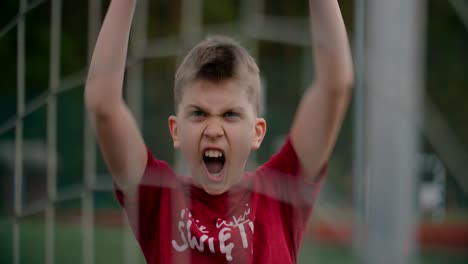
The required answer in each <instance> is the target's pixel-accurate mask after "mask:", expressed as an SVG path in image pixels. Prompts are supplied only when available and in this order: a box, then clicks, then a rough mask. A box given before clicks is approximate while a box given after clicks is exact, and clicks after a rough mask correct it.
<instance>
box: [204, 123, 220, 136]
mask: <svg viewBox="0 0 468 264" xmlns="http://www.w3.org/2000/svg"><path fill="white" fill-rule="evenodd" d="M203 135H205V136H207V137H210V138H218V137H221V136H223V135H224V129H223V127H222V126H221V124H218V123H211V124H208V125H207V126H206V128H205V131H204V132H203Z"/></svg>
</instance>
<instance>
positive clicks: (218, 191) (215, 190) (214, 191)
mask: <svg viewBox="0 0 468 264" xmlns="http://www.w3.org/2000/svg"><path fill="white" fill-rule="evenodd" d="M203 190H204V191H205V192H206V193H208V194H209V195H221V194H223V193H225V192H226V191H227V190H226V188H214V187H210V186H203Z"/></svg>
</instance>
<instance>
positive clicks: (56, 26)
mask: <svg viewBox="0 0 468 264" xmlns="http://www.w3.org/2000/svg"><path fill="white" fill-rule="evenodd" d="M51 16H52V18H51V25H50V27H51V28H50V30H51V34H50V73H49V97H48V99H47V202H46V208H45V224H46V227H45V229H46V230H45V232H46V243H45V263H49V264H53V263H55V250H54V249H55V239H54V236H55V235H54V229H55V207H54V202H55V200H56V197H57V160H56V147H57V100H56V99H57V97H56V91H57V89H58V87H59V85H60V38H61V25H62V21H61V20H62V1H61V0H53V1H52V10H51Z"/></svg>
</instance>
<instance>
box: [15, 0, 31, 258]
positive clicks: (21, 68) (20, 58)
mask: <svg viewBox="0 0 468 264" xmlns="http://www.w3.org/2000/svg"><path fill="white" fill-rule="evenodd" d="M27 4H28V3H27V1H26V0H20V3H19V16H20V18H19V22H18V31H17V34H18V36H17V39H18V44H17V80H16V81H17V85H18V87H17V109H16V114H17V116H18V121H17V123H16V129H15V173H14V189H15V200H14V212H15V220H14V223H13V263H14V264H19V263H20V226H19V218H20V217H21V214H22V211H23V119H22V116H23V114H24V97H25V57H26V54H25V53H26V50H25V42H26V39H25V38H26V36H25V32H26V21H25V19H24V15H23V13H24V12H25V10H26V7H27Z"/></svg>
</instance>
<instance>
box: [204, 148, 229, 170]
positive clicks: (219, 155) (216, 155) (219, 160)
mask: <svg viewBox="0 0 468 264" xmlns="http://www.w3.org/2000/svg"><path fill="white" fill-rule="evenodd" d="M225 161H226V159H225V156H224V153H223V152H222V151H220V150H214V149H207V150H205V152H204V153H203V163H205V167H206V170H207V171H208V173H210V174H211V175H217V174H219V173H220V172H221V171H222V170H223V168H224V163H225Z"/></svg>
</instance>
